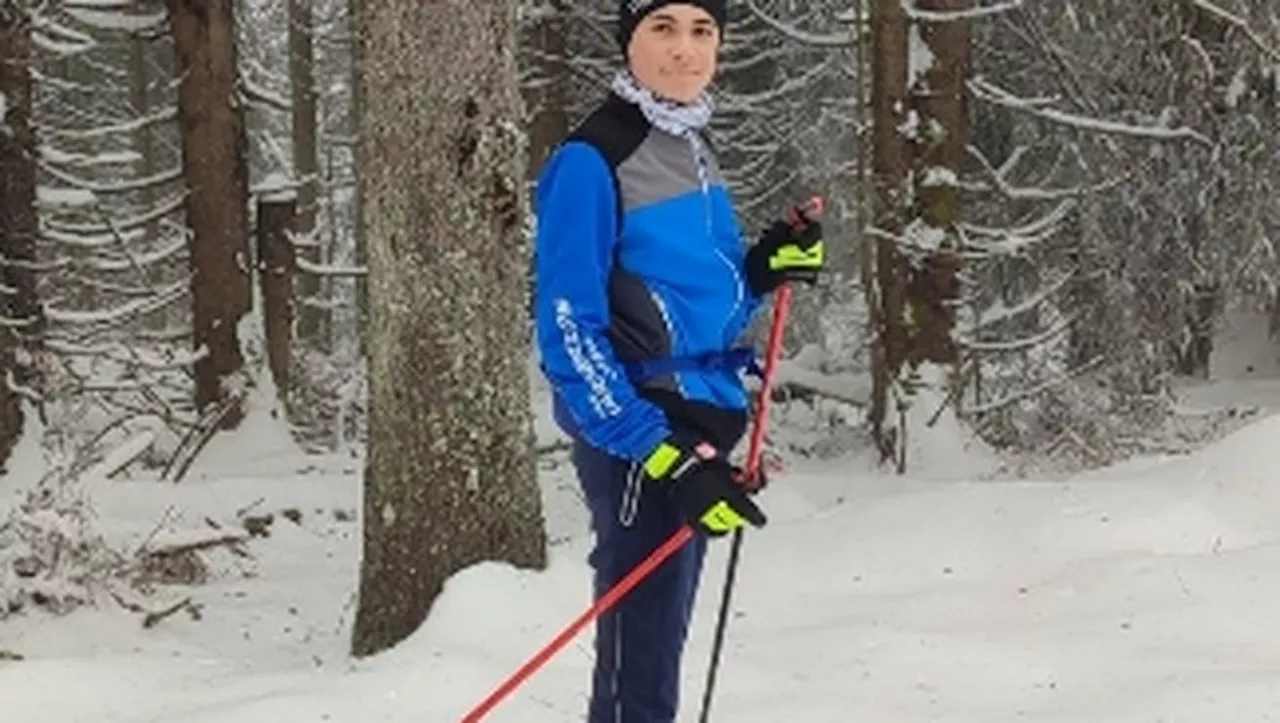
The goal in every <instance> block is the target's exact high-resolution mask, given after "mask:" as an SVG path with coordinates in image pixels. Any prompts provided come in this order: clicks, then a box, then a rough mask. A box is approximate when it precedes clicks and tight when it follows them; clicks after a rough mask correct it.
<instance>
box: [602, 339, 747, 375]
mask: <svg viewBox="0 0 1280 723" xmlns="http://www.w3.org/2000/svg"><path fill="white" fill-rule="evenodd" d="M622 367H623V369H624V370H626V373H627V377H628V378H630V379H631V381H632V382H642V381H645V380H647V379H652V378H654V377H660V376H663V375H665V374H675V373H677V372H697V371H721V370H723V371H745V372H747V373H748V374H754V375H755V376H758V377H761V378H763V377H764V370H763V369H761V368H760V364H759V362H757V361H756V350H755V348H754V347H750V346H740V347H734V348H733V349H730V350H728V351H720V352H712V353H710V354H702V355H699V356H677V357H664V358H661V359H644V360H642V361H633V362H623V364H622Z"/></svg>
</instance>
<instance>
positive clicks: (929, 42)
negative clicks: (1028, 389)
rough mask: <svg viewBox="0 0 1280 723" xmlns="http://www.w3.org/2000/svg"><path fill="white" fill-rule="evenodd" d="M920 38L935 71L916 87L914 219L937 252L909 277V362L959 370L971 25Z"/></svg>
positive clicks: (922, 2) (961, 1)
mask: <svg viewBox="0 0 1280 723" xmlns="http://www.w3.org/2000/svg"><path fill="white" fill-rule="evenodd" d="M972 5H973V0H916V7H918V8H919V9H921V10H928V11H933V12H957V11H962V10H968V9H969V8H970V7H972ZM920 37H921V39H922V40H924V43H925V45H926V46H928V48H929V50H930V51H931V53H932V55H933V57H934V61H933V65H932V66H931V67H930V68H929V69H928V70H927V71H926V72H924V74H923V75H922V76H921V77H920V78H919V80H918V82H917V83H916V85H915V87H914V88H912V100H913V107H914V108H915V109H916V111H917V113H919V116H920V128H919V131H918V134H917V136H916V144H915V145H916V147H915V153H914V156H915V159H916V164H915V174H914V175H915V188H916V194H915V197H916V203H917V204H918V207H917V211H916V216H917V218H919V219H920V221H921V222H923V224H924V229H925V231H926V237H927V238H929V239H930V240H931V243H932V242H933V241H936V242H937V244H938V248H937V250H936V251H934V252H933V253H930V254H927V255H926V256H925V257H924V258H923V259H922V260H921V262H920V263H919V264H918V266H917V267H916V268H913V269H912V270H911V276H910V280H909V282H908V285H907V303H908V304H910V306H911V309H910V318H911V320H912V325H911V326H912V328H911V342H910V352H909V355H908V360H907V361H908V362H909V363H911V364H912V366H913V367H914V366H916V365H919V364H921V363H923V362H934V363H937V364H945V365H948V366H954V364H955V363H956V360H957V358H958V354H957V350H956V344H955V341H954V339H953V338H952V332H953V330H954V329H955V323H956V308H955V305H956V303H957V302H958V300H959V297H960V293H959V278H958V274H959V270H960V258H959V255H958V254H957V253H956V250H957V249H958V248H959V230H958V224H959V222H960V207H961V206H960V202H961V194H960V185H959V182H960V172H961V170H962V169H963V167H964V159H965V147H966V145H967V144H968V142H969V104H968V103H967V102H966V101H967V93H966V90H965V80H966V79H967V78H968V76H969V67H970V63H969V44H970V43H969V21H968V20H965V19H959V20H953V21H950V22H924V21H921V23H920Z"/></svg>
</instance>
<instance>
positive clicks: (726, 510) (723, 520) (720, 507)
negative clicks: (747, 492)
mask: <svg viewBox="0 0 1280 723" xmlns="http://www.w3.org/2000/svg"><path fill="white" fill-rule="evenodd" d="M702 524H703V525H706V527H707V529H708V530H710V531H711V532H712V533H715V534H720V533H725V532H732V531H733V530H736V529H737V528H739V527H742V526H743V525H745V524H747V520H746V518H745V517H743V516H742V515H740V514H738V513H737V512H735V511H734V509H733V508H732V507H730V506H729V503H728V502H727V501H725V500H720V501H719V502H717V503H715V504H714V505H712V506H711V509H709V510H707V511H706V512H704V513H702Z"/></svg>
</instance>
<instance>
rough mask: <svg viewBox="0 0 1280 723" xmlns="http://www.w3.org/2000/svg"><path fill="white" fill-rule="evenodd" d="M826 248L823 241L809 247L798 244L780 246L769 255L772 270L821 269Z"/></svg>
mask: <svg viewBox="0 0 1280 723" xmlns="http://www.w3.org/2000/svg"><path fill="white" fill-rule="evenodd" d="M825 256H826V250H825V248H824V244H823V242H822V241H817V242H814V244H813V245H811V246H810V247H809V248H808V249H802V248H800V246H799V245H797V244H787V245H785V246H779V247H778V250H777V251H775V252H774V254H773V255H772V256H770V257H769V270H770V271H791V270H796V269H806V270H807V269H820V268H822V264H823V261H824V260H825Z"/></svg>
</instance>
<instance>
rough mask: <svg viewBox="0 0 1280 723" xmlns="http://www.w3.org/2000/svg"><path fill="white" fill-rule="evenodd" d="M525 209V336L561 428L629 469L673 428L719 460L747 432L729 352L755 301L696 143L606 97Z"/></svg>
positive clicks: (719, 184) (728, 206)
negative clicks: (529, 227)
mask: <svg viewBox="0 0 1280 723" xmlns="http://www.w3.org/2000/svg"><path fill="white" fill-rule="evenodd" d="M535 211H536V218H537V232H536V249H535V259H536V262H535V292H534V295H535V299H534V317H535V332H536V339H537V344H538V350H539V353H540V357H541V367H542V371H543V373H544V374H545V375H546V377H547V379H548V380H549V382H550V384H551V386H552V388H553V390H554V410H555V419H556V421H557V423H558V424H559V425H560V426H561V427H562V428H563V429H564V430H565V431H566V432H567V433H569V434H570V435H571V436H577V437H581V438H582V439H583V440H584V441H586V442H587V443H588V444H590V445H592V446H593V447H596V448H599V449H602V450H604V451H605V452H607V453H609V454H611V455H613V456H615V457H619V458H623V459H628V460H635V461H639V460H643V459H644V458H645V457H647V456H648V455H649V453H651V452H652V451H653V449H654V448H655V447H657V445H658V444H659V443H660V442H662V441H663V440H664V439H665V438H666V437H667V436H668V435H669V434H670V433H671V432H672V430H673V428H674V427H676V426H677V425H679V426H680V427H682V428H687V427H692V428H693V430H694V431H695V432H696V433H700V434H702V435H704V438H707V439H709V441H712V442H713V443H715V444H717V445H718V446H720V447H721V449H722V450H724V451H725V452H726V453H727V451H728V449H730V448H732V446H733V445H734V444H736V443H737V441H738V439H740V437H741V435H742V432H743V431H744V429H745V426H746V408H747V395H746V392H745V388H744V385H743V380H742V377H741V375H740V372H741V371H742V368H743V367H744V366H745V361H746V360H745V358H744V357H743V356H742V355H741V354H736V353H734V351H733V350H734V349H735V344H736V343H737V341H738V339H739V337H741V336H742V335H743V333H744V332H745V330H746V329H747V326H748V325H749V323H750V320H751V317H752V315H753V313H754V312H755V310H756V309H757V308H758V307H759V305H760V298H759V297H758V296H756V295H755V294H753V293H752V291H751V290H750V287H749V285H748V284H747V281H746V274H745V271H744V268H743V264H744V257H745V250H746V249H745V246H744V244H743V236H742V233H741V231H740V228H739V226H738V223H737V219H736V217H735V214H734V210H733V202H732V199H731V198H730V194H729V191H728V189H727V188H726V185H725V182H724V179H723V177H722V176H721V174H720V171H719V168H718V166H717V164H716V162H715V159H714V157H713V156H712V154H711V152H710V150H709V149H708V148H707V147H706V145H705V143H704V142H702V141H701V140H700V139H699V138H698V137H682V136H676V135H672V134H669V133H666V132H664V131H662V130H660V129H658V128H656V127H654V126H652V125H651V124H650V123H649V122H648V121H647V120H646V119H645V117H644V115H643V113H642V112H641V111H640V109H639V108H638V107H637V106H635V105H633V104H631V103H629V102H627V101H625V100H623V99H622V98H620V97H618V96H616V95H612V94H611V95H610V96H609V98H608V99H607V100H606V101H605V103H604V104H602V105H601V107H600V108H598V109H597V110H596V111H595V112H594V113H593V114H592V115H591V116H589V117H588V118H587V119H586V120H585V121H583V123H582V124H581V125H580V126H579V127H578V128H577V129H575V131H574V132H573V133H571V134H570V136H569V137H568V138H567V139H566V140H565V142H563V143H562V144H561V145H560V146H559V147H558V148H557V149H556V151H555V152H554V153H553V154H552V155H551V157H550V158H549V159H548V161H547V163H546V164H545V166H544V168H543V170H542V172H541V174H540V177H539V179H538V182H537V192H536V195H535Z"/></svg>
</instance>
